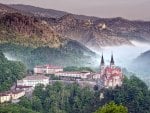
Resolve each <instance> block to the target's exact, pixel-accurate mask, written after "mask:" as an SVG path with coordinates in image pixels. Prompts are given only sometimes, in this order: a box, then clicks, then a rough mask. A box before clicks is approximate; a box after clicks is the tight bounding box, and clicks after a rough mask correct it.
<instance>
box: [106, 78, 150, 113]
mask: <svg viewBox="0 0 150 113" xmlns="http://www.w3.org/2000/svg"><path fill="white" fill-rule="evenodd" d="M111 100H114V101H115V102H116V103H118V104H120V103H122V104H123V105H124V106H126V107H127V108H128V110H129V113H149V112H150V107H149V106H150V91H149V90H148V87H147V86H146V84H145V83H144V82H143V81H141V80H140V79H138V78H137V77H135V76H131V77H130V79H128V78H125V80H124V83H123V85H122V87H117V88H116V89H113V90H112V89H109V90H105V99H104V100H103V101H105V102H107V101H111Z"/></svg>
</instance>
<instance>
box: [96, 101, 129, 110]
mask: <svg viewBox="0 0 150 113" xmlns="http://www.w3.org/2000/svg"><path fill="white" fill-rule="evenodd" d="M127 112H128V110H127V108H126V107H124V106H122V105H117V104H115V103H114V102H110V103H108V104H106V105H104V106H102V107H100V108H99V109H98V110H97V111H96V112H95V113H127Z"/></svg>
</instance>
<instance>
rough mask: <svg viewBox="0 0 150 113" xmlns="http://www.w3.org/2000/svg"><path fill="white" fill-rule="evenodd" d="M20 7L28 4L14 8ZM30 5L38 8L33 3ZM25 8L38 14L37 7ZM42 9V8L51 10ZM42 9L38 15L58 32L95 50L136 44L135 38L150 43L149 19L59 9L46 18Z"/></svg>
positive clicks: (14, 6)
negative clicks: (142, 19) (69, 11)
mask: <svg viewBox="0 0 150 113" xmlns="http://www.w3.org/2000/svg"><path fill="white" fill-rule="evenodd" d="M21 7H26V5H21V6H20V5H19V8H18V7H17V5H13V8H16V9H17V8H18V9H19V10H21V9H22V8H21ZM27 7H30V8H31V9H32V7H33V8H36V7H34V6H27ZM26 9H28V8H26ZM26 9H25V8H24V9H23V11H25V12H28V13H32V14H33V15H34V13H36V11H35V9H34V12H33V11H32V10H30V11H29V9H28V10H26ZM40 9H42V11H44V10H45V11H47V10H49V11H50V10H51V9H44V8H40ZM42 11H40V10H37V12H38V14H41V16H37V17H38V18H40V19H41V20H44V21H46V22H47V23H49V25H50V26H52V28H53V29H54V30H55V31H56V32H57V33H59V34H60V35H61V36H64V37H68V38H70V39H73V40H77V41H78V42H81V43H82V44H83V45H85V46H87V47H89V48H92V49H93V50H94V49H97V50H99V49H100V48H101V47H103V46H120V45H133V44H132V42H131V41H132V40H135V41H142V42H149V43H150V32H149V31H150V22H147V21H137V20H136V21H131V20H127V19H123V18H121V17H116V18H98V17H90V16H84V15H74V14H71V13H67V12H63V13H61V12H59V13H61V15H58V16H57V17H53V16H50V15H51V12H46V13H49V16H48V17H47V16H46V15H44V13H42ZM51 11H53V10H51ZM55 11H56V10H54V12H55ZM62 15H63V16H62Z"/></svg>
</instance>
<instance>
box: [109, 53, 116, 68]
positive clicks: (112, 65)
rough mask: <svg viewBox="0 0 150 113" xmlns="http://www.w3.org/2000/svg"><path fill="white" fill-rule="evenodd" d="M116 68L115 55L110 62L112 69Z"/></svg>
mask: <svg viewBox="0 0 150 113" xmlns="http://www.w3.org/2000/svg"><path fill="white" fill-rule="evenodd" d="M114 66H115V61H114V57H113V54H112V55H111V61H110V67H114Z"/></svg>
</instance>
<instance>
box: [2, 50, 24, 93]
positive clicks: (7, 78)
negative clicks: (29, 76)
mask: <svg viewBox="0 0 150 113" xmlns="http://www.w3.org/2000/svg"><path fill="white" fill-rule="evenodd" d="M25 72H26V70H25V66H24V65H23V64H22V63H21V62H14V61H8V60H7V59H6V58H5V57H4V55H3V53H2V52H0V91H6V90H8V89H9V88H10V87H11V86H12V84H13V83H14V82H16V81H17V80H18V79H21V78H23V77H24V75H25Z"/></svg>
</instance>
